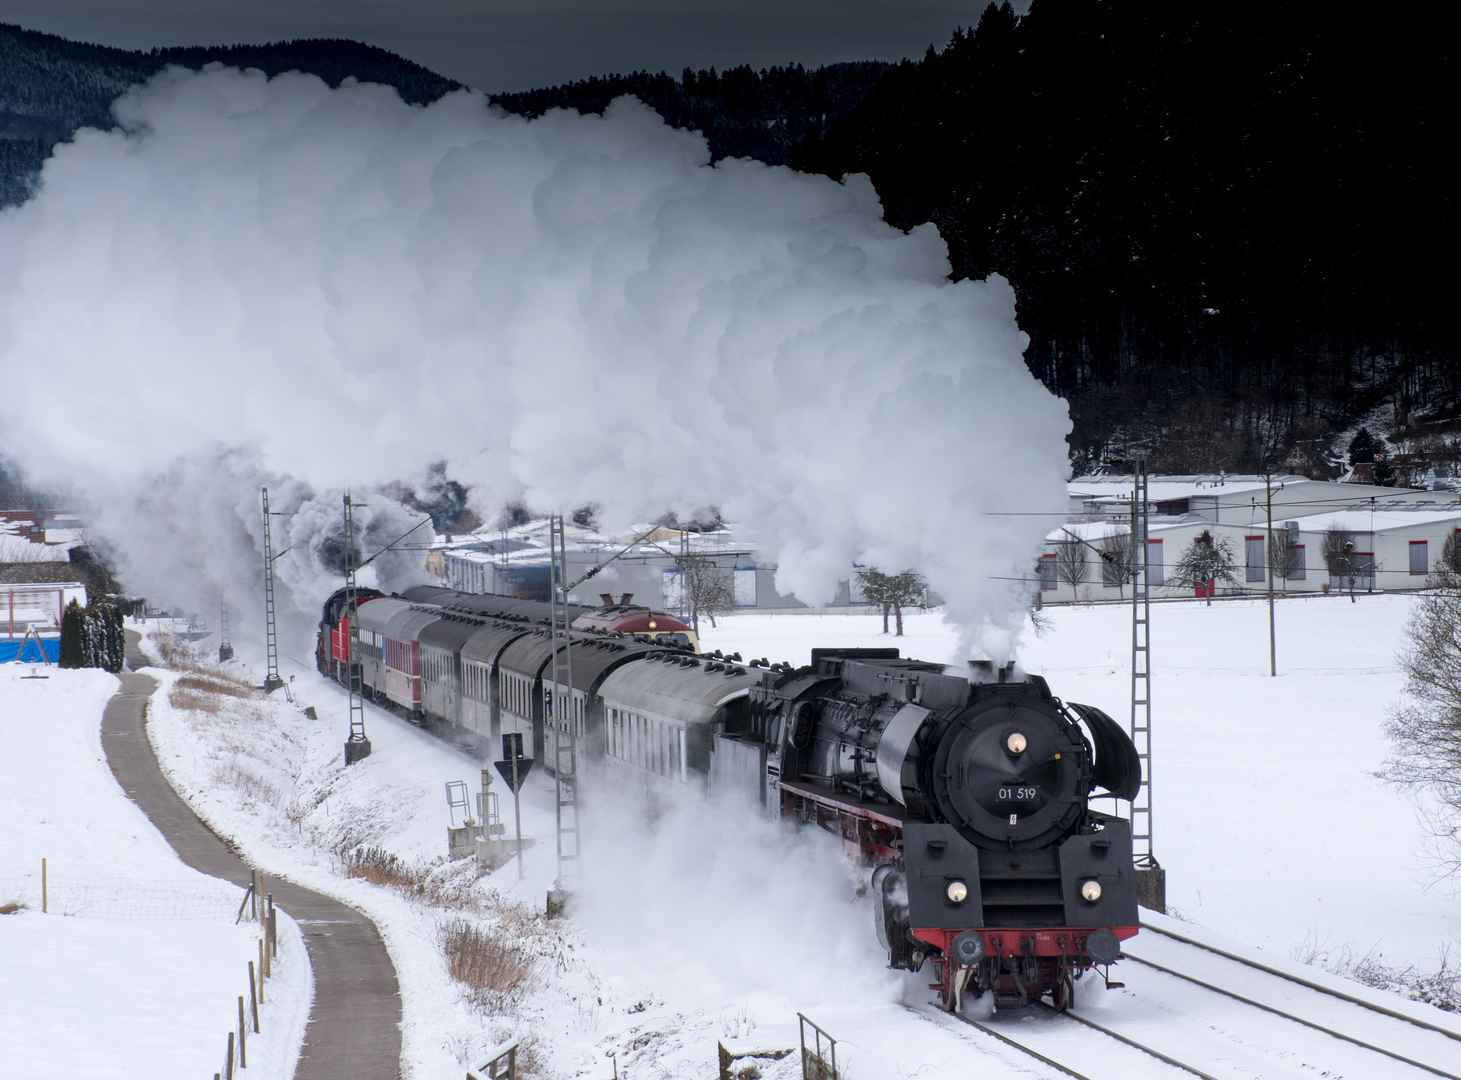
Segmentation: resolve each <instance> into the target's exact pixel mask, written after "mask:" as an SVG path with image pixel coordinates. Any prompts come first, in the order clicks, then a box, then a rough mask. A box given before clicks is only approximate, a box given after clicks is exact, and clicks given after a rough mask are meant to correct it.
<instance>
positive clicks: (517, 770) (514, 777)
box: [492, 757, 533, 795]
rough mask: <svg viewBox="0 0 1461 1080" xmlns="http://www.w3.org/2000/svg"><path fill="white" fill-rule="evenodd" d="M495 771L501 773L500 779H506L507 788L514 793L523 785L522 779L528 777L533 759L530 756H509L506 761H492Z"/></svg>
mask: <svg viewBox="0 0 1461 1080" xmlns="http://www.w3.org/2000/svg"><path fill="white" fill-rule="evenodd" d="M492 764H493V765H495V766H496V767H497V771H498V772H499V773H501V774H502V779H504V780H506V781H507V786H508V788H509V789H510V790H511V791H512V793H513V794H514V795H516V794H517V792H518V789H519V788H520V787H522V786H523V781H524V780H526V779H527V778H528V773H529V772H531V771H532V768H533V759H532V758H530V757H518V758H510V759H508V760H507V761H494V762H493V763H492Z"/></svg>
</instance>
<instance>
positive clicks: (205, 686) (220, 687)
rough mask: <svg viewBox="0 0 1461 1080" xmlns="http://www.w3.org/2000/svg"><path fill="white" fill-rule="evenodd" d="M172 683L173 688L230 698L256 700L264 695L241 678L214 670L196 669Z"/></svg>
mask: <svg viewBox="0 0 1461 1080" xmlns="http://www.w3.org/2000/svg"><path fill="white" fill-rule="evenodd" d="M173 685H174V688H175V689H180V690H196V691H198V692H199V693H202V694H222V695H223V696H224V697H231V698H248V699H252V700H257V699H258V698H262V697H263V696H264V692H263V691H262V690H260V689H259V688H258V687H257V686H250V685H249V684H248V683H246V682H244V681H243V680H242V679H236V678H234V677H233V676H232V675H222V674H219V673H218V672H216V671H197V672H194V673H193V674H191V675H184V676H183V677H182V678H181V679H179V680H178V681H177V682H176V683H174V684H173Z"/></svg>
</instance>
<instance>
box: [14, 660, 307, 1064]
mask: <svg viewBox="0 0 1461 1080" xmlns="http://www.w3.org/2000/svg"><path fill="white" fill-rule="evenodd" d="M29 671H30V665H25V666H22V665H18V664H8V665H5V666H4V667H0V792H3V796H4V806H5V813H6V825H5V828H4V829H3V830H0V905H9V904H11V903H18V904H21V905H24V906H23V907H21V908H20V909H19V910H18V911H16V912H15V913H13V914H8V915H0V972H3V973H4V975H3V978H4V984H5V988H6V1003H5V1007H4V1008H3V1009H0V1048H3V1050H0V1075H3V1076H5V1077H16V1078H17V1080H20V1078H24V1080H48V1078H53V1077H54V1078H58V1080H59V1078H61V1077H66V1078H72V1077H88V1078H92V1077H98V1078H99V1077H116V1078H118V1080H121V1078H127V1080H133V1078H136V1077H143V1076H148V1077H152V1076H156V1077H186V1076H200V1077H201V1076H208V1075H212V1073H213V1072H214V1070H216V1069H217V1068H219V1066H220V1063H221V1062H222V1060H223V1054H224V1048H225V1039H226V1035H227V1032H228V1030H229V1029H230V1028H231V1027H232V1026H233V1024H234V1022H235V1020H236V1012H237V996H238V995H239V994H240V993H246V992H247V988H248V973H247V963H248V961H249V960H250V959H254V958H255V957H256V956H257V940H258V928H257V926H250V925H249V924H247V923H245V924H242V925H238V926H236V925H235V924H234V913H235V911H236V909H237V907H238V903H239V899H240V895H241V894H240V892H239V890H238V889H236V888H234V887H233V886H231V885H228V884H226V883H224V882H220V881H217V880H215V879H213V878H210V877H207V876H204V875H202V874H198V873H195V872H194V871H192V870H190V869H188V868H187V867H186V866H184V865H183V864H182V863H181V862H180V861H178V859H177V856H176V855H175V854H174V853H173V851H172V849H171V848H170V847H169V846H168V845H167V842H166V841H165V840H164V839H163V838H162V836H161V834H160V833H158V832H157V830H156V829H154V828H153V826H152V825H151V823H150V822H148V820H147V819H146V817H145V816H144V815H143V814H142V812H141V811H140V810H139V809H137V807H136V806H135V805H134V804H133V803H132V802H131V801H130V800H128V798H127V797H126V795H125V794H124V793H123V792H122V790H121V789H120V788H119V787H118V786H117V783H116V781H115V779H114V778H113V776H112V774H111V771H110V769H109V768H108V767H107V763H106V758H105V756H104V754H103V752H102V746H101V717H102V710H103V707H104V706H105V704H106V702H107V699H108V698H110V697H111V695H112V694H113V693H114V692H115V691H116V689H117V686H118V681H117V679H116V678H115V677H114V676H112V675H108V674H105V673H103V672H98V671H58V670H57V669H55V668H47V669H45V671H44V673H45V674H46V675H47V676H48V677H47V678H45V679H27V678H24V677H23V676H24V675H26V674H28V673H29ZM42 857H45V858H46V859H47V871H48V874H47V878H48V881H47V885H48V888H47V893H48V904H47V906H48V909H49V913H48V914H42V912H41V880H40V879H41V874H40V866H41V858H42ZM279 934H280V939H281V940H280V949H279V960H278V964H277V966H276V968H275V975H274V978H273V979H272V980H271V981H270V982H269V984H268V996H267V999H266V1004H265V1007H264V1011H263V1013H262V1014H261V1021H262V1025H261V1026H262V1030H261V1033H260V1034H259V1035H258V1036H254V1037H251V1038H250V1040H249V1074H248V1075H250V1076H252V1077H254V1078H255V1080H269V1078H275V1080H283V1078H287V1077H289V1076H291V1075H292V1074H293V1071H294V1061H295V1059H296V1057H297V1056H298V1052H299V1045H300V1040H301V1038H302V1036H303V1027H304V1022H305V1017H306V1014H307V1010H308V1003H309V972H308V964H307V962H306V960H305V954H304V947H303V942H302V940H301V939H300V937H299V932H298V928H297V927H296V926H295V925H294V924H293V923H292V922H290V921H289V920H287V919H281V920H280V927H279Z"/></svg>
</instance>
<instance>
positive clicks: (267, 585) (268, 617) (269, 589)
mask: <svg viewBox="0 0 1461 1080" xmlns="http://www.w3.org/2000/svg"><path fill="white" fill-rule="evenodd" d="M259 491H260V493H261V496H262V498H263V503H264V663H265V674H264V691H265V692H266V693H270V694H272V693H273V692H274V691H275V690H278V689H279V688H280V687H281V686H283V685H284V680H283V679H281V678H280V677H279V631H278V628H277V627H276V625H275V621H274V558H275V556H274V530H273V518H274V516H273V515H272V514H270V513H269V489H268V488H267V487H265V488H260V489H259Z"/></svg>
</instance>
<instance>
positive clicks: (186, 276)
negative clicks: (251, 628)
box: [0, 67, 1069, 655]
mask: <svg viewBox="0 0 1461 1080" xmlns="http://www.w3.org/2000/svg"><path fill="white" fill-rule="evenodd" d="M115 114H116V117H117V119H118V121H119V123H120V125H121V127H120V130H117V131H112V132H100V131H83V132H80V133H78V135H77V136H76V138H75V139H74V140H73V141H72V142H71V143H69V144H66V145H63V146H60V147H58V148H57V151H56V153H55V155H54V157H53V158H52V159H51V160H50V161H49V162H48V163H47V165H46V167H45V170H44V173H43V177H42V183H41V188H40V191H39V193H38V194H37V195H36V196H35V198H33V199H32V200H31V201H30V202H29V203H27V204H25V205H23V206H21V207H19V208H17V209H15V210H12V211H9V212H7V213H6V214H4V215H3V216H0V368H3V370H5V371H6V372H7V373H11V374H10V377H9V379H8V382H9V392H10V394H11V395H12V396H14V397H16V398H17V399H18V400H17V401H15V403H14V404H13V405H12V406H11V407H10V408H8V409H7V413H8V418H7V420H8V422H9V423H10V424H11V433H12V437H13V443H14V445H16V446H18V447H20V448H21V455H22V456H21V461H22V464H23V466H24V467H25V469H26V471H27V474H28V475H30V476H31V477H32V478H34V479H38V480H41V481H45V480H54V479H56V478H66V479H70V480H72V481H76V480H77V479H78V478H80V482H81V483H82V484H83V487H84V489H85V491H86V493H87V494H88V495H89V496H90V498H91V499H92V500H93V502H94V503H95V504H96V505H98V506H100V507H101V508H102V511H103V512H102V515H101V519H100V520H101V522H102V524H103V527H104V528H105V529H106V530H107V531H108V532H109V534H110V535H111V536H112V537H113V539H114V540H115V542H116V544H117V545H118V547H119V549H120V550H122V551H123V552H124V553H126V554H127V558H126V560H125V561H126V563H127V564H128V566H129V567H131V568H133V569H137V568H140V567H143V566H146V565H149V564H151V565H152V566H153V568H154V572H155V573H158V574H163V573H167V574H171V575H172V576H173V578H174V580H176V576H177V574H178V573H182V574H184V575H203V576H204V577H205V578H208V579H209V584H210V585H212V584H216V583H217V582H218V581H219V580H220V579H219V578H217V577H216V575H217V574H218V573H219V570H218V568H217V566H216V565H215V564H216V563H217V562H218V561H219V559H220V558H221V556H222V554H227V556H228V557H229V558H234V557H237V556H239V554H240V553H239V551H238V547H239V545H240V543H242V542H243V541H241V540H240V537H239V534H240V530H241V528H242V523H244V522H247V521H248V520H250V519H249V514H248V513H247V512H246V509H247V507H248V506H251V505H252V500H253V499H254V498H255V497H256V495H257V483H256V481H257V480H258V479H259V478H260V477H266V476H272V477H276V478H277V477H293V478H295V480H296V481H297V483H298V493H299V498H298V503H299V505H300V506H301V507H305V506H306V505H307V503H308V501H309V500H308V495H307V493H309V492H313V491H320V492H325V491H331V492H336V493H337V492H338V490H339V488H340V487H341V486H343V485H347V484H351V485H357V486H358V485H362V484H365V485H369V484H378V483H381V482H385V481H388V480H393V479H397V478H401V477H406V476H411V475H419V474H420V473H421V472H422V471H423V470H424V469H425V468H426V467H427V466H428V465H429V463H431V462H434V461H438V460H446V461H447V462H449V463H450V467H451V470H452V475H454V476H456V477H458V478H460V479H462V480H464V481H467V482H470V483H472V484H473V485H474V497H475V499H476V500H477V502H478V504H479V508H480V509H481V510H482V511H483V513H484V516H485V515H488V514H490V513H491V511H492V510H494V509H495V508H496V507H497V506H499V505H501V504H502V503H503V502H505V501H506V500H508V499H510V498H518V497H521V498H525V499H526V501H527V502H528V503H529V504H530V505H533V506H539V507H555V506H561V507H571V506H579V505H583V504H585V503H588V502H595V503H597V504H598V505H599V506H600V507H602V516H603V519H604V520H605V523H606V524H608V525H610V526H613V525H616V524H624V523H627V522H629V521H631V520H634V519H636V518H642V517H646V516H651V515H655V514H658V513H659V512H661V511H663V510H664V509H665V508H666V507H671V508H674V509H679V510H685V511H688V510H691V509H693V508H694V507H697V506H703V505H705V504H707V503H715V504H717V505H719V506H720V507H721V508H722V509H723V511H724V512H725V514H726V516H727V518H728V519H730V520H732V521H734V522H738V523H742V524H744V525H748V526H751V527H753V528H754V530H755V532H756V534H757V536H758V538H759V541H760V543H761V545H762V550H763V552H764V553H765V554H766V555H768V556H771V557H774V558H775V559H777V561H778V564H779V567H780V570H779V577H778V585H779V587H781V588H783V589H788V590H793V591H795V593H796V594H797V595H798V596H800V597H802V598H803V599H805V600H807V601H809V602H817V601H822V600H826V599H829V598H830V596H831V594H832V590H833V588H834V586H835V583H836V581H837V579H839V578H845V577H846V576H847V574H848V568H849V564H850V563H851V562H852V561H853V560H860V561H865V562H870V563H874V564H877V565H881V566H883V567H885V568H889V569H898V568H902V567H904V566H916V567H919V568H921V569H923V570H924V571H925V572H926V573H927V574H928V576H929V578H930V581H931V582H932V584H933V586H934V587H935V588H936V589H937V590H938V591H939V592H940V593H942V594H943V595H944V596H945V597H946V598H947V600H948V602H949V610H950V614H951V616H952V617H953V618H955V619H956V620H957V621H959V623H960V624H961V625H962V626H964V627H965V628H966V629H968V630H969V631H971V632H975V631H977V632H979V635H980V641H981V644H983V645H984V646H985V647H987V648H988V649H990V650H991V651H993V652H995V653H996V654H998V655H1003V653H1004V652H1005V651H1007V648H1008V646H1009V642H1008V638H1007V634H1006V631H1008V629H1009V628H1011V627H1013V626H1015V625H1016V624H1017V622H1018V615H1019V613H1020V609H1021V607H1022V599H1021V597H1020V596H1019V595H1018V593H1019V592H1020V590H1019V589H1018V588H1011V587H1010V585H1009V584H1008V583H1007V582H1004V581H999V580H993V579H996V578H1006V577H1024V576H1028V570H1029V563H1030V560H1031V558H1032V557H1033V555H1034V553H1035V550H1036V548H1037V545H1038V543H1039V541H1040V538H1041V536H1042V534H1043V533H1044V531H1045V529H1046V528H1047V526H1048V522H1046V521H1045V520H1044V519H1042V518H1040V517H989V516H986V512H987V511H990V510H1004V509H1008V508H1011V507H1013V508H1016V509H1041V510H1043V509H1050V510H1055V511H1058V510H1060V509H1063V507H1064V503H1065V491H1064V485H1063V481H1064V478H1065V476H1066V471H1067V470H1066V454H1065V444H1064V437H1065V435H1066V434H1067V432H1068V430H1069V420H1068V417H1067V412H1066V408H1065V405H1064V404H1063V403H1062V402H1061V401H1059V400H1058V399H1056V398H1054V397H1053V396H1051V395H1050V394H1049V393H1047V392H1046V391H1045V390H1044V389H1043V388H1041V387H1040V385H1039V384H1038V383H1037V382H1036V381H1035V380H1034V379H1033V378H1032V377H1031V376H1030V374H1029V372H1028V371H1027V370H1026V368H1025V366H1024V363H1023V361H1022V359H1021V353H1022V350H1023V347H1024V345H1025V337H1024V335H1023V334H1022V333H1021V332H1020V331H1019V329H1018V327H1017V326H1016V325H1015V319H1014V295H1013V293H1012V291H1011V289H1010V288H1009V286H1008V285H1007V284H1006V283H1005V282H1004V281H1003V280H1002V279H999V278H997V277H995V278H991V279H990V280H989V281H987V282H960V283H957V284H951V283H949V282H948V281H947V280H946V275H947V273H948V269H949V266H948V261H947V256H946V251H945V248H944V245H943V243H942V241H941V240H940V238H939V236H938V234H937V232H936V231H935V230H934V228H933V227H932V226H924V227H921V228H918V229H915V230H913V231H912V232H910V233H907V234H904V233H901V232H899V231H897V230H895V229H892V228H890V227H888V226H887V225H886V224H884V223H883V222H882V220H881V217H880V213H879V206H878V202H877V199H876V196H875V194H874V192H873V189H872V187H871V185H870V184H869V182H868V181H867V179H866V178H865V177H861V176H853V177H849V178H847V180H846V181H845V182H843V183H837V182H833V181H831V180H828V179H825V178H820V177H812V176H804V175H799V174H796V173H793V172H790V171H788V170H786V169H781V168H770V167H767V166H764V165H760V164H757V163H755V162H750V161H724V162H721V163H719V164H718V165H717V166H715V167H711V166H709V165H708V154H707V152H706V147H705V143H704V141H703V139H701V138H700V137H699V136H698V135H695V134H691V133H687V132H683V131H676V130H673V129H671V128H669V127H667V126H666V125H665V124H664V123H663V122H662V121H661V120H660V119H659V118H658V117H657V116H656V115H655V114H654V113H653V112H651V111H650V110H649V109H647V108H645V107H644V106H642V105H641V104H639V103H637V102H635V101H633V100H630V99H623V100H620V101H618V102H615V103H614V104H613V105H612V106H611V107H610V109H609V110H608V112H607V113H606V114H605V115H604V116H602V117H598V116H580V115H577V114H574V113H567V112H554V113H550V114H548V115H546V116H544V117H542V118H541V119H538V120H534V121H526V120H523V119H520V118H516V117H510V116H506V115H503V114H500V113H496V112H494V111H493V110H491V109H490V108H488V107H487V106H486V104H485V102H484V101H483V100H482V99H481V98H480V97H479V96H476V95H473V94H470V93H466V92H462V93H457V94H453V95H449V96H447V97H445V98H443V99H441V100H440V101H438V102H437V103H435V104H433V105H431V106H429V107H425V108H418V107H411V106H407V105H405V104H403V103H402V102H401V101H400V99H399V98H398V97H397V96H396V94H395V93H394V92H393V91H392V90H390V89H388V88H383V87H379V86H370V85H359V84H349V83H347V84H346V85H344V86H342V87H340V88H339V89H338V90H334V91H332V90H330V89H329V88H328V87H326V86H325V85H324V84H323V83H322V82H320V81H319V80H318V79H315V78H313V77H310V76H303V75H283V76H279V77H276V78H274V79H268V78H266V77H265V76H263V75H262V74H260V73H258V72H252V71H250V72H241V71H236V70H230V69H223V68H218V67H214V68H210V69H208V70H205V71H203V72H202V73H189V72H184V71H181V70H169V71H167V72H164V73H162V74H161V75H159V76H157V77H156V78H154V79H153V80H152V81H151V82H150V83H148V84H147V85H146V86H144V87H140V88H138V89H136V90H134V91H133V92H131V93H129V94H127V95H126V96H124V97H123V98H121V99H120V100H119V101H118V102H117V104H116V106H115ZM18 372H37V373H42V372H43V373H44V377H37V378H30V377H27V376H20V377H16V376H15V374H14V373H18ZM58 388H64V393H62V392H58ZM17 427H18V430H16V428H17ZM220 448H222V449H220ZM180 462H181V463H180ZM218 462H227V463H229V467H228V468H226V469H218V468H216V467H215V463H218ZM169 474H171V475H173V476H175V477H178V478H180V479H179V481H178V484H177V486H176V488H175V489H174V490H173V491H170V492H165V493H161V494H160V493H159V491H158V489H157V484H158V478H159V477H165V476H168V475H169ZM332 497H333V498H334V502H333V505H332V504H331V502H330V498H327V497H326V496H325V495H324V494H321V495H319V496H318V498H319V506H320V507H321V509H320V511H319V512H320V513H321V514H324V513H326V512H328V513H330V514H334V513H335V510H336V509H337V508H338V497H337V496H332ZM290 508H293V507H290ZM255 516H256V515H255ZM401 517H402V520H405V517H404V514H402V515H401ZM144 518H147V519H150V521H149V522H148V523H147V527H144V524H143V522H142V520H141V519H144ZM321 520H323V519H321ZM407 524H409V521H407ZM294 527H295V528H303V527H305V526H304V525H303V524H298V525H296V526H294ZM224 528H226V529H227V531H228V532H229V533H230V535H231V537H232V539H231V540H230V542H229V546H227V547H225V548H220V547H219V546H218V543H217V541H218V536H217V531H218V530H219V529H224ZM243 531H244V532H245V533H247V531H248V530H247V529H244V530H243ZM306 550H308V545H306ZM306 569H307V568H306V567H305V566H300V567H298V568H297V570H298V573H299V577H300V579H301V581H302V580H303V578H304V577H305V570H306ZM209 575H215V576H213V577H211V578H209ZM301 591H302V593H309V594H310V595H314V594H317V593H318V591H319V586H318V585H308V584H307V583H306V585H305V587H303V588H302V590H301ZM971 640H972V639H971Z"/></svg>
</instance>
